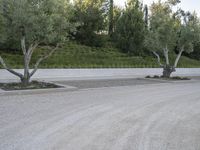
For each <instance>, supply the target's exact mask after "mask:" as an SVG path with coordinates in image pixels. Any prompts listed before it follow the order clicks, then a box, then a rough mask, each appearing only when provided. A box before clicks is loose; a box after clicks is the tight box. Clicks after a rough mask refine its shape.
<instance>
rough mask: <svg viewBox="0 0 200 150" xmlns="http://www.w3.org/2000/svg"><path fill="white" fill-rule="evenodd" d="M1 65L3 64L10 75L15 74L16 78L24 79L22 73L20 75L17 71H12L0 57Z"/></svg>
mask: <svg viewBox="0 0 200 150" xmlns="http://www.w3.org/2000/svg"><path fill="white" fill-rule="evenodd" d="M0 63H1V64H2V66H3V67H4V69H6V70H7V71H9V72H10V73H12V74H14V75H15V76H17V77H19V78H20V79H21V78H23V75H22V74H21V73H18V72H16V71H14V70H13V69H10V68H9V67H8V66H7V65H6V63H5V62H4V60H3V58H2V57H1V56H0Z"/></svg>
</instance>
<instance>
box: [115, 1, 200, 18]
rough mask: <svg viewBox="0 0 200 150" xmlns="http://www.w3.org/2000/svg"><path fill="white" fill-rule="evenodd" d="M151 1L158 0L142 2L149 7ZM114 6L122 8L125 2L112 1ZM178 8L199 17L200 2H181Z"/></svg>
mask: <svg viewBox="0 0 200 150" xmlns="http://www.w3.org/2000/svg"><path fill="white" fill-rule="evenodd" d="M153 1H155V2H157V1H158V0H143V2H144V4H148V5H150V4H151V3H152V2H153ZM114 2H115V4H117V5H120V6H124V4H125V2H126V0H114ZM178 7H181V8H182V9H183V10H186V11H188V10H189V11H194V10H195V11H196V12H197V13H198V15H199V16H200V0H181V4H179V6H178Z"/></svg>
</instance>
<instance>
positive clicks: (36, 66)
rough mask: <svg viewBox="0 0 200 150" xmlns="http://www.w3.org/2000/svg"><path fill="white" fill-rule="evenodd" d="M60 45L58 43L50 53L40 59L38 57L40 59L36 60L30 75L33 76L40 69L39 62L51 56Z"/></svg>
mask: <svg viewBox="0 0 200 150" xmlns="http://www.w3.org/2000/svg"><path fill="white" fill-rule="evenodd" d="M58 47H59V44H57V46H56V47H55V48H54V49H52V50H51V52H50V53H48V54H47V55H45V56H43V57H41V58H40V59H38V61H37V62H36V64H35V66H34V69H33V71H32V72H31V73H30V77H32V76H33V75H34V74H35V72H36V71H37V70H38V66H39V64H40V63H41V62H42V61H43V60H45V59H47V58H48V57H50V56H51V55H52V54H53V53H54V52H55V51H56V50H57V49H58Z"/></svg>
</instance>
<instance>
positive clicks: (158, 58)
mask: <svg viewBox="0 0 200 150" xmlns="http://www.w3.org/2000/svg"><path fill="white" fill-rule="evenodd" d="M152 53H153V54H154V55H155V56H156V57H157V60H158V64H159V65H160V67H163V66H164V65H163V64H162V63H161V61H160V56H159V54H158V53H156V52H155V51H152Z"/></svg>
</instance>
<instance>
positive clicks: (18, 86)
mask: <svg viewBox="0 0 200 150" xmlns="http://www.w3.org/2000/svg"><path fill="white" fill-rule="evenodd" d="M49 88H61V86H58V85H55V84H53V83H46V82H39V81H32V82H30V83H29V85H27V86H24V85H23V84H22V83H18V82H14V83H0V89H2V90H5V91H13V90H30V89H49Z"/></svg>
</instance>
